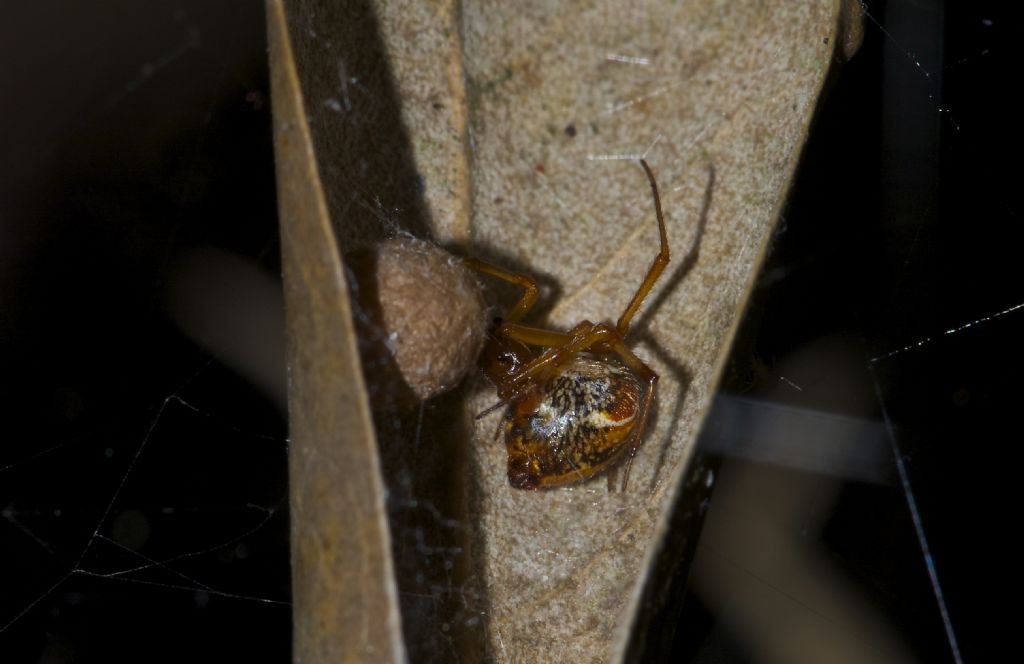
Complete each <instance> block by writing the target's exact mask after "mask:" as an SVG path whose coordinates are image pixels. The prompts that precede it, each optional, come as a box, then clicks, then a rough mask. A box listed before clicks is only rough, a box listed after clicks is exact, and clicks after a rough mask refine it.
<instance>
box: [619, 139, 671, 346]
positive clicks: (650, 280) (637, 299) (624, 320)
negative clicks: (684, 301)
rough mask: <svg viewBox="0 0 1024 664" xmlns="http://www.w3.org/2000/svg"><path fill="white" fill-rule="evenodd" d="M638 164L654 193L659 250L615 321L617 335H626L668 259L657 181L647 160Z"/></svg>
mask: <svg viewBox="0 0 1024 664" xmlns="http://www.w3.org/2000/svg"><path fill="white" fill-rule="evenodd" d="M640 165H641V166H643V167H644V172H645V173H647V180H648V181H649V182H650V183H651V193H653V194H654V211H655V214H656V215H657V217H658V232H659V233H660V234H661V251H659V252H658V255H657V256H655V257H654V262H653V263H651V267H650V268H648V269H647V276H646V277H644V280H643V282H642V283H641V284H640V288H638V289H637V291H636V294H635V295H633V299H632V300H630V302H629V306H628V307H626V310H625V311H623V312H622V315H621V316H619V322H618V323H616V325H615V329H617V330H618V332H619V335H620V336H622V337H625V336H626V332H628V331H629V323H630V321H632V320H633V316H634V315H635V314H636V312H637V309H639V308H640V303H641V302H643V301H644V298H645V297H647V294H648V293H650V292H651V288H653V287H654V283H655V282H656V281H657V280H658V277H660V276H661V273H662V272H663V271H664V270H665V266H666V265H668V261H669V250H668V233H667V232H666V231H665V217H664V215H663V214H662V213H661V197H660V196H658V183H657V182H656V181H655V180H654V173H652V172H651V167H650V166H648V165H647V162H646V161H644V160H643V159H641V160H640Z"/></svg>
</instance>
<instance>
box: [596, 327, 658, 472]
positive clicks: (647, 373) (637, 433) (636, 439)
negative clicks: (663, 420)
mask: <svg viewBox="0 0 1024 664" xmlns="http://www.w3.org/2000/svg"><path fill="white" fill-rule="evenodd" d="M608 345H609V346H610V347H611V349H612V350H613V351H614V352H615V353H616V354H617V355H618V356H619V357H621V358H622V361H623V362H624V363H625V364H626V366H628V367H629V368H630V369H632V370H633V371H634V372H635V373H636V374H637V376H639V377H640V379H641V380H643V381H646V382H647V391H646V392H645V393H644V400H643V402H642V403H641V404H640V417H639V419H638V420H637V422H636V425H635V426H634V427H633V433H632V435H631V443H632V444H631V445H630V447H629V451H628V454H629V457H628V458H627V459H626V464H625V467H624V468H623V473H622V487H621V490H622V491H625V490H626V482H628V481H629V469H630V467H631V466H632V465H633V457H635V456H636V453H637V450H639V449H640V445H641V444H642V443H643V442H644V429H646V428H647V418H648V416H649V415H650V414H651V404H652V403H653V401H654V390H655V388H656V387H657V385H658V374H656V373H655V372H654V370H653V369H651V368H650V367H649V366H647V363H645V362H644V361H643V360H641V359H640V358H639V357H637V356H636V355H635V354H634V353H633V351H631V350H630V349H629V346H627V345H626V344H625V342H623V341H622V339H615V340H614V341H609V342H608Z"/></svg>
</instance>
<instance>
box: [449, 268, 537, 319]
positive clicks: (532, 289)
mask: <svg viewBox="0 0 1024 664" xmlns="http://www.w3.org/2000/svg"><path fill="white" fill-rule="evenodd" d="M462 262H463V264H465V266H466V267H468V268H470V269H473V270H476V271H477V272H482V273H484V274H489V275H491V276H492V277H496V278H498V279H501V280H502V281H507V282H509V283H511V284H516V285H517V286H522V287H523V296H522V297H521V298H519V302H516V305H515V306H514V307H512V309H511V311H509V312H508V314H507V315H506V316H505V322H508V323H518V322H519V321H521V320H522V319H523V317H524V316H526V313H527V312H528V311H529V310H530V309H531V308H532V307H533V304H534V302H536V301H537V295H538V294H539V293H540V289H538V288H537V282H536V281H534V280H533V279H531V278H530V277H528V276H526V275H525V274H520V273H518V272H512V271H510V270H506V269H505V268H501V267H498V266H497V265H491V264H490V263H485V262H483V261H478V260H477V259H475V258H463V259H462Z"/></svg>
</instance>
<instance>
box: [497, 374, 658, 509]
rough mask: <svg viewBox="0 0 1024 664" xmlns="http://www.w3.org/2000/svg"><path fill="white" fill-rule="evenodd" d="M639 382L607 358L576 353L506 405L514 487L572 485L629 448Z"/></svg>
mask: <svg viewBox="0 0 1024 664" xmlns="http://www.w3.org/2000/svg"><path fill="white" fill-rule="evenodd" d="M643 396H644V385H643V383H642V382H641V381H640V380H639V379H638V378H637V377H636V376H635V375H634V374H633V372H631V371H630V370H629V369H627V368H626V367H624V366H622V365H621V364H618V363H616V362H614V361H611V362H609V361H608V360H607V358H601V359H597V358H595V357H593V356H590V355H586V354H581V355H578V356H576V357H575V358H573V359H572V360H571V361H570V362H569V363H568V364H567V365H566V366H565V367H563V368H562V370H561V371H560V372H559V373H558V374H557V375H556V376H554V377H552V378H550V379H548V380H547V381H544V382H543V383H542V384H540V385H538V386H537V387H536V388H535V389H533V390H530V391H529V392H527V393H526V394H524V395H522V396H521V397H519V398H517V399H515V400H514V401H513V402H512V403H510V404H509V409H508V412H507V413H506V416H505V421H504V425H503V428H504V433H505V445H506V448H507V451H508V479H509V483H510V484H511V485H512V486H513V487H515V488H517V489H536V488H540V487H556V486H563V485H566V484H574V483H577V482H580V481H582V480H585V479H588V478H590V477H593V476H594V475H596V474H597V473H599V472H601V471H602V470H604V469H606V468H607V467H608V466H609V465H610V464H612V463H613V462H614V461H616V460H617V459H618V458H619V457H620V456H621V455H622V453H623V452H624V451H625V450H626V449H628V447H629V446H628V445H627V443H628V442H629V441H630V440H631V439H632V435H633V429H634V427H635V426H636V423H637V416H638V414H639V410H640V404H641V402H642V400H643Z"/></svg>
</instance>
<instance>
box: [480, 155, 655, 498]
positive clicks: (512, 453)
mask: <svg viewBox="0 0 1024 664" xmlns="http://www.w3.org/2000/svg"><path fill="white" fill-rule="evenodd" d="M640 165H641V166H642V167H643V169H644V172H645V173H646V174H647V180H648V181H649V182H650V185H651V192H652V194H653V196H654V211H655V214H656V215H657V219H658V231H659V232H660V234H661V250H660V251H659V252H658V255H657V256H656V257H655V258H654V262H653V263H652V264H651V266H650V268H648V270H647V275H646V276H645V277H644V280H643V281H642V282H641V283H640V287H639V288H638V289H637V291H636V293H635V294H634V295H633V299H632V300H630V302H629V305H628V306H627V307H626V309H625V310H624V311H623V312H622V315H621V316H619V320H618V322H616V323H615V324H614V325H613V324H612V323H611V322H605V323H597V324H594V323H591V322H590V321H588V320H584V321H581V322H580V323H578V324H576V325H575V326H574V327H573V328H572V329H571V330H569V331H568V332H558V331H554V330H546V329H542V328H536V327H528V326H525V325H522V324H521V323H520V321H521V320H522V319H523V318H524V317H525V316H526V314H527V313H528V312H529V311H530V309H531V308H532V307H533V304H534V302H535V301H536V300H537V296H538V293H539V290H538V288H537V284H536V282H535V281H534V280H533V279H532V278H530V277H528V276H526V275H523V274H518V273H515V272H511V271H508V270H505V269H503V268H500V267H496V266H494V265H491V264H489V263H485V262H483V261H479V260H476V259H472V258H467V259H464V260H465V264H466V266H467V267H469V268H472V269H473V270H476V271H478V272H482V273H484V274H488V275H490V276H492V277H496V278H498V279H501V280H504V281H507V282H510V283H513V284H516V285H518V286H521V287H522V288H523V295H522V296H521V297H520V299H519V301H518V302H517V303H516V304H515V306H513V307H512V309H511V310H510V311H509V312H508V314H507V315H506V316H505V317H504V318H496V319H495V320H494V323H493V325H492V326H491V328H490V330H489V332H488V337H487V341H486V342H485V343H484V348H483V351H482V352H481V355H480V361H479V365H480V368H481V370H482V371H483V373H484V374H485V375H486V376H487V377H488V378H489V379H490V381H491V382H492V383H493V384H494V387H495V389H496V390H497V393H498V398H499V399H500V401H499V403H498V404H497V405H496V406H494V408H498V407H500V406H502V405H507V408H506V412H505V415H504V417H503V419H502V421H501V425H500V428H499V432H503V433H504V438H505V447H506V450H507V452H508V480H509V483H510V484H511V485H512V486H513V487H515V488H517V489H538V488H551V487H559V486H566V485H570V484H576V483H578V482H582V481H584V480H586V479H589V478H591V477H594V476H595V475H597V474H599V473H601V472H603V471H605V470H608V469H609V468H611V467H612V466H614V465H615V464H616V463H617V462H618V461H620V460H621V459H622V457H623V456H625V457H626V462H625V467H624V470H623V477H622V487H621V488H622V490H623V491H625V489H626V482H627V481H628V480H629V468H630V466H631V465H632V463H633V457H635V456H636V452H637V450H638V449H639V448H640V444H641V442H642V441H643V432H644V427H645V425H646V424H647V418H648V416H649V415H650V411H651V403H652V401H653V399H654V391H655V387H656V386H657V383H658V374H656V373H655V372H654V371H653V370H652V369H651V368H650V367H649V366H647V365H646V364H645V363H644V362H643V360H641V359H640V358H639V357H637V356H636V355H634V354H633V351H631V350H630V349H629V346H627V345H626V342H625V337H626V333H627V332H628V331H629V324H630V321H632V319H633V316H634V315H635V314H636V312H637V310H638V309H639V308H640V304H641V303H642V302H643V300H644V298H645V297H646V296H647V294H648V293H650V291H651V288H652V287H653V286H654V283H655V282H656V281H657V280H658V277H659V276H661V273H662V272H663V271H664V269H665V266H666V265H668V262H669V246H668V235H667V234H666V232H665V218H664V216H663V215H662V212H661V199H660V197H659V196H658V185H657V182H656V181H655V179H654V173H653V172H651V168H650V166H648V165H647V162H646V161H644V160H643V159H641V160H640ZM494 408H489V409H487V410H486V411H484V412H483V413H481V414H480V416H479V417H482V416H483V415H485V414H486V413H489V412H491V410H493V409H494Z"/></svg>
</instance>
